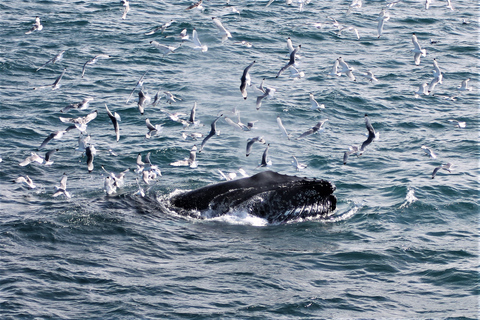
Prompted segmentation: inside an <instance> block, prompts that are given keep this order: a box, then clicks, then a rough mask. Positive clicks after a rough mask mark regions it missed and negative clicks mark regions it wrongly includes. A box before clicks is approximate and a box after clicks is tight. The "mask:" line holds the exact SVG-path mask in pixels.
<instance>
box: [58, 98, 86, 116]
mask: <svg viewBox="0 0 480 320" xmlns="http://www.w3.org/2000/svg"><path fill="white" fill-rule="evenodd" d="M92 100H93V98H92V97H87V98H85V99H83V100H82V102H79V103H72V104H69V105H68V106H66V107H65V108H63V109H62V110H60V112H62V113H65V112H67V111H69V110H71V109H76V110H85V109H87V108H88V107H89V106H90V101H92Z"/></svg>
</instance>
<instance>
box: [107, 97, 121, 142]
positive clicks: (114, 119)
mask: <svg viewBox="0 0 480 320" xmlns="http://www.w3.org/2000/svg"><path fill="white" fill-rule="evenodd" d="M105 109H106V110H107V114H108V117H109V118H110V120H111V121H112V123H113V128H114V129H115V136H116V141H117V142H118V140H120V126H119V124H118V122H119V121H121V118H120V115H119V114H118V113H116V112H115V113H112V112H111V111H110V110H109V109H108V107H107V104H105Z"/></svg>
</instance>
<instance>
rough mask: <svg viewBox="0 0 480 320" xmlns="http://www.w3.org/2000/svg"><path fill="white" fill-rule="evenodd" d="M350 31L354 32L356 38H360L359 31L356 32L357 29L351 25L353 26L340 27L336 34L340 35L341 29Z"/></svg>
mask: <svg viewBox="0 0 480 320" xmlns="http://www.w3.org/2000/svg"><path fill="white" fill-rule="evenodd" d="M344 30H345V31H352V32H354V33H355V36H356V37H357V40H360V33H358V29H357V28H355V27H353V26H344V27H342V28H341V29H340V30H338V32H337V36H339V37H340V36H341V35H342V31H344Z"/></svg>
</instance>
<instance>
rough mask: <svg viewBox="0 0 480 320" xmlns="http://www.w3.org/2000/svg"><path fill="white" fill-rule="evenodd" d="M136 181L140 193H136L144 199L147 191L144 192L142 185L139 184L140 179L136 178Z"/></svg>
mask: <svg viewBox="0 0 480 320" xmlns="http://www.w3.org/2000/svg"><path fill="white" fill-rule="evenodd" d="M135 181H136V182H137V186H138V191H137V192H135V195H136V196H140V197H142V198H143V197H145V190H143V188H142V187H141V186H140V183H139V182H138V178H136V179H135Z"/></svg>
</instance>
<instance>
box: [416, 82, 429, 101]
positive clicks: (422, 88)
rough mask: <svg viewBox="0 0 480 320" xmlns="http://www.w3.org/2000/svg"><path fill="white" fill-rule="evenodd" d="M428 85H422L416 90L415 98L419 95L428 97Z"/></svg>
mask: <svg viewBox="0 0 480 320" xmlns="http://www.w3.org/2000/svg"><path fill="white" fill-rule="evenodd" d="M427 89H428V83H426V82H425V83H422V84H421V85H420V86H419V87H418V90H417V91H416V92H415V98H418V97H420V96H421V95H424V96H428V90H427Z"/></svg>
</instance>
